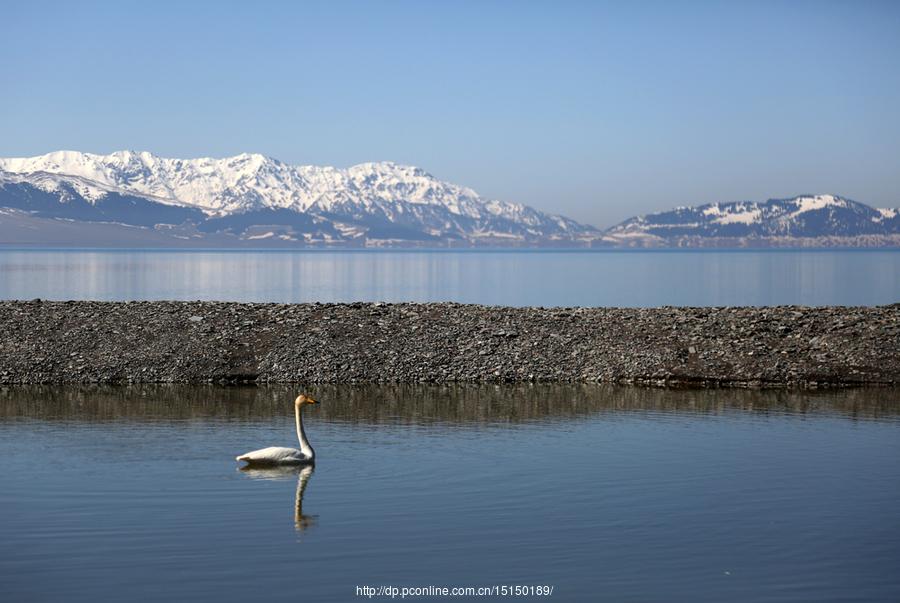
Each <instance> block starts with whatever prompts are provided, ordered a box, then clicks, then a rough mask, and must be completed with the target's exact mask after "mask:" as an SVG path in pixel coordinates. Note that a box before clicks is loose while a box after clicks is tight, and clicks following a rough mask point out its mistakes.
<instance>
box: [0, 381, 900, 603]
mask: <svg viewBox="0 0 900 603" xmlns="http://www.w3.org/2000/svg"><path fill="white" fill-rule="evenodd" d="M311 393H313V394H315V396H316V397H317V398H319V399H320V401H321V404H320V405H319V406H317V407H314V408H312V409H310V410H309V411H308V412H307V413H306V418H307V421H306V422H307V431H308V433H309V437H310V439H311V440H312V443H313V445H314V446H315V448H316V451H317V455H318V464H317V466H316V467H315V470H314V471H299V470H296V469H286V470H255V471H240V470H239V469H238V463H236V462H235V461H234V456H235V455H236V454H239V453H242V452H245V451H247V450H250V449H254V448H257V447H261V446H266V445H292V444H296V439H295V436H294V434H293V417H292V409H291V405H290V400H291V399H292V397H293V395H294V394H295V392H294V390H293V389H292V388H278V387H272V388H263V387H259V388H257V387H248V388H231V389H227V388H219V387H213V386H197V387H175V386H168V387H167V386H153V387H150V386H142V387H107V388H103V387H84V388H78V387H28V388H25V387H22V388H9V387H7V388H3V389H2V390H0V458H3V459H4V464H5V469H4V471H3V477H2V484H3V486H2V488H0V517H2V518H3V521H2V523H0V542H2V546H0V593H2V598H3V600H5V601H31V600H35V601H41V600H52V601H63V600H65V601H97V600H110V599H114V600H122V601H130V600H141V601H185V600H191V601H215V602H221V601H251V600H260V599H265V600H267V601H301V600H302V601H316V602H328V601H350V600H355V599H357V598H358V597H357V596H356V593H357V590H356V589H357V587H362V586H373V587H377V586H397V587H413V586H427V585H437V586H447V587H465V586H479V587H484V586H495V585H496V586H499V585H518V586H522V585H524V586H552V587H553V589H554V590H553V596H551V597H537V599H546V600H557V601H596V600H608V601H738V602H740V601H755V602H758V601H823V602H825V601H854V600H858V601H898V600H900V574H898V572H897V568H898V566H900V506H898V504H897V501H898V500H900V464H898V463H897V459H900V397H898V392H897V391H896V390H854V391H845V392H821V393H812V392H794V393H791V392H759V391H728V390H718V391H672V390H649V389H638V388H615V387H599V386H530V387H512V386H507V387H474V386H471V387H464V386H458V387H340V386H332V387H318V388H315V389H314V390H313V391H312V392H311ZM514 598H515V599H516V600H524V599H527V600H535V597H527V598H526V597H514ZM488 599H490V600H501V599H502V598H500V597H493V598H492V597H487V598H481V599H479V600H488ZM373 600H387V599H386V598H375V599H373ZM398 600H399V599H398ZM408 600H409V599H408ZM417 600H422V599H417ZM456 600H473V599H472V598H457V599H456Z"/></svg>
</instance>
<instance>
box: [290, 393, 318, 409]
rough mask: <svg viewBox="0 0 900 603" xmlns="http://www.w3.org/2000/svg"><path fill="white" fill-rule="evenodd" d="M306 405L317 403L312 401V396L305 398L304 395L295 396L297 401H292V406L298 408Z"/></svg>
mask: <svg viewBox="0 0 900 603" xmlns="http://www.w3.org/2000/svg"><path fill="white" fill-rule="evenodd" d="M307 404H318V402H317V401H315V400H313V398H312V396H307V395H306V394H300V395H299V396H297V399H296V400H294V406H298V407H299V406H305V405H307Z"/></svg>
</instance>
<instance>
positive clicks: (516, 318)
mask: <svg viewBox="0 0 900 603" xmlns="http://www.w3.org/2000/svg"><path fill="white" fill-rule="evenodd" d="M210 381H212V382H261V383H263V382H269V383H278V382H281V383H288V382H308V383H365V382H378V383H392V382H393V383H449V382H498V383H500V382H527V381H541V382H577V381H586V382H605V383H639V384H650V385H692V386H739V387H762V386H813V387H821V386H845V385H863V384H871V385H897V384H900V304H894V305H892V306H882V307H875V308H845V307H822V308H807V307H792V306H782V307H764V308H653V309H633V308H629V309H619V308H555V309H545V308H504V307H486V306H473V305H461V304H449V303H440V304H438V303H435V304H370V303H356V304H239V303H226V302H128V303H109V302H46V301H44V302H42V301H39V300H35V301H27V302H26V301H21V302H19V301H14V302H0V384H25V383H28V384H36V383H164V382H172V383H200V382H210Z"/></svg>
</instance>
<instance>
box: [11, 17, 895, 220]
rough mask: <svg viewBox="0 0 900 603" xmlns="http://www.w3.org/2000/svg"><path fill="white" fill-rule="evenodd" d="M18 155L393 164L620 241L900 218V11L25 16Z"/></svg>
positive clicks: (17, 34) (16, 24) (17, 91)
mask: <svg viewBox="0 0 900 603" xmlns="http://www.w3.org/2000/svg"><path fill="white" fill-rule="evenodd" d="M3 13H4V14H3V19H2V25H0V28H2V29H0V32H2V35H0V72H2V78H3V79H2V81H3V84H2V88H0V156H23V155H36V154H40V153H45V152H49V151H52V150H58V149H75V150H83V151H91V152H98V153H107V152H111V151H114V150H120V149H135V150H149V151H152V152H154V153H157V154H160V155H163V156H172V157H196V156H225V155H231V154H236V153H240V152H244V151H248V152H260V153H264V154H266V155H271V156H273V157H277V158H279V159H282V160H284V161H288V162H291V163H313V164H328V165H337V166H348V165H352V164H354V163H359V162H363V161H377V160H394V161H398V162H403V163H410V164H414V165H418V166H421V167H423V168H425V169H426V170H428V171H429V172H431V173H433V174H434V175H436V176H438V177H440V178H442V179H445V180H450V181H453V182H457V183H460V184H465V185H468V186H471V187H473V188H475V189H476V190H477V191H479V192H480V193H482V194H483V195H487V196H490V197H495V198H500V199H504V200H509V201H520V202H524V203H527V204H530V205H533V206H535V207H538V208H540V209H543V210H548V211H553V212H559V213H564V214H567V215H570V216H571V217H574V218H576V219H578V220H581V221H585V222H589V223H593V224H596V225H598V226H608V225H611V224H613V223H615V222H618V221H620V220H622V219H624V218H626V217H628V216H631V215H634V214H638V213H645V212H648V211H654V210H662V209H668V208H670V207H672V206H675V205H687V204H700V203H706V202H711V201H718V200H739V199H765V198H769V197H782V196H790V195H794V194H799V193H817V192H831V193H836V194H842V195H846V196H849V197H851V198H855V199H857V200H859V201H863V202H867V203H871V204H874V205H878V206H900V2H827V1H818V2H800V1H796V2H749V1H748V2H731V3H727V2H686V1H685V2H660V3H655V2H644V3H638V2H634V3H631V2H628V3H626V2H615V3H602V2H591V3H579V2H543V3H536V2H535V3H528V2H512V1H510V2H490V1H482V2H449V1H448V2H442V3H438V2H387V1H384V2H338V1H333V2H310V3H301V2H281V3H279V2H259V3H251V2H199V1H198V2H184V3H176V2H172V3H164V2H129V1H124V0H120V1H118V2H108V3H100V2H65V3H48V2H41V3H25V2H20V3H15V4H10V5H7V6H5V7H4V11H3Z"/></svg>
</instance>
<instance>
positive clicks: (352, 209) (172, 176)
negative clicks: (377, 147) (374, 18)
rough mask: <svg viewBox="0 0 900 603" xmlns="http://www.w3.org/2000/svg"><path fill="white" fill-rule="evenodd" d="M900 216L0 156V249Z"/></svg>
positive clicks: (793, 241) (758, 240) (779, 225)
mask: <svg viewBox="0 0 900 603" xmlns="http://www.w3.org/2000/svg"><path fill="white" fill-rule="evenodd" d="M898 214H900V212H898V211H897V210H896V209H874V208H871V207H869V206H867V205H864V204H862V203H858V202H855V201H851V200H848V199H844V198H842V197H838V196H833V195H814V196H802V197H796V198H792V199H780V200H770V201H766V202H764V203H755V202H736V203H716V204H709V205H703V206H700V207H696V208H678V209H676V210H672V211H669V212H662V213H658V214H650V215H647V216H641V217H637V218H632V219H630V220H627V221H625V222H623V223H621V224H619V225H616V226H614V227H612V228H610V229H607V230H601V229H598V228H595V227H593V226H590V225H585V224H580V223H578V222H576V221H574V220H571V219H569V218H566V217H564V216H559V215H551V214H547V213H544V212H541V211H538V210H536V209H534V208H531V207H528V206H525V205H521V204H517V203H510V202H506V201H499V200H493V199H485V198H483V197H481V196H479V195H478V194H477V193H476V192H475V191H473V190H472V189H469V188H466V187H463V186H459V185H455V184H451V183H447V182H443V181H441V180H438V179H437V178H435V177H434V176H432V175H430V174H428V173H427V172H425V171H423V170H422V169H419V168H416V167H412V166H405V165H398V164H395V163H391V162H380V163H364V164H360V165H356V166H353V167H350V168H347V169H338V168H333V167H319V166H293V165H289V164H286V163H283V162H281V161H278V160H276V159H272V158H269V157H265V156H263V155H258V154H241V155H237V156H235V157H228V158H223V159H209V158H202V159H167V158H161V157H157V156H155V155H153V154H151V153H147V152H141V153H136V152H132V151H121V152H117V153H112V154H110V155H95V154H90V153H80V152H75V151H60V152H55V153H49V154H47V155H41V156H38V157H29V158H10V159H0V244H6V245H76V246H99V247H104V246H114V247H121V246H169V247H297V246H336V247H347V246H349V247H361V246H369V247H371V246H424V247H448V246H451V247H475V246H516V247H546V246H551V247H554V246H555V247H609V246H634V247H667V246H697V247H703V246H771V245H775V246H797V245H800V246H809V245H813V246H830V245H847V246H894V245H898V244H900V216H898Z"/></svg>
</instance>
